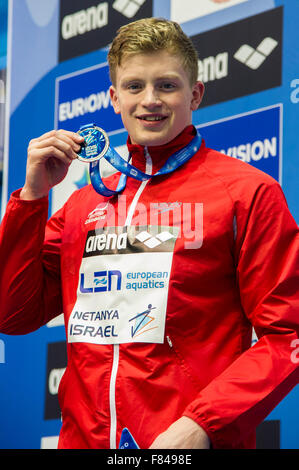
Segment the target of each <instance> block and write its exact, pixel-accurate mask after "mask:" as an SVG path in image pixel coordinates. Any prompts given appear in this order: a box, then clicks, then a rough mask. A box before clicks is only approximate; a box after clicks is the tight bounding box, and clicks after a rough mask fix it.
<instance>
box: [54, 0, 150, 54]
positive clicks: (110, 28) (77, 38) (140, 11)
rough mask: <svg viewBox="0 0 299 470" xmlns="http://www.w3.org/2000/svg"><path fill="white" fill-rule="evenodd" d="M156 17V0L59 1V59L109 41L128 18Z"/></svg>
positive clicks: (95, 47)
mask: <svg viewBox="0 0 299 470" xmlns="http://www.w3.org/2000/svg"><path fill="white" fill-rule="evenodd" d="M151 16H153V0H115V1H106V2H103V1H102V2H99V1H98V0H77V1H76V2H74V1H73V0H63V1H61V2H60V33H59V61H60V62H61V61H63V60H67V59H70V58H72V57H77V56H79V55H82V54H86V53H88V52H91V51H94V50H97V49H100V48H102V47H105V46H107V45H108V44H110V42H111V41H112V39H113V38H114V36H115V34H116V31H117V30H118V29H119V27H120V26H123V25H124V24H126V23H127V22H128V20H131V21H133V20H138V19H140V18H147V17H151Z"/></svg>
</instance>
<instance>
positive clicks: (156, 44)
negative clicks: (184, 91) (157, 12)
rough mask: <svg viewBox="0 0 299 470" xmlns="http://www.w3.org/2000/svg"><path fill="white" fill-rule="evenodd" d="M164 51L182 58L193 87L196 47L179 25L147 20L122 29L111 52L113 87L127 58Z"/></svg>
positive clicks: (109, 61) (196, 61) (109, 60)
mask: <svg viewBox="0 0 299 470" xmlns="http://www.w3.org/2000/svg"><path fill="white" fill-rule="evenodd" d="M162 50H166V51H167V52H169V53H170V54H173V55H177V56H179V57H180V58H181V60H182V65H183V66H184V68H185V69H186V70H187V72H188V73H189V78H190V84H191V86H193V85H194V84H195V82H196V81H197V77H198V56H197V52H196V50H195V47H194V45H193V43H192V41H191V39H190V38H189V37H188V36H187V35H186V34H185V33H184V32H183V30H182V29H181V27H180V26H179V24H178V23H175V22H174V21H169V20H165V19H163V18H144V19H141V20H138V21H134V22H132V23H129V24H126V25H124V26H122V27H121V28H119V30H118V32H117V35H116V36H115V38H114V40H113V42H112V44H111V47H110V50H109V53H108V63H109V69H110V79H111V82H112V83H113V85H115V81H116V69H117V67H119V66H120V65H121V64H122V62H123V60H124V58H125V57H126V56H128V55H133V54H146V53H152V52H156V51H162Z"/></svg>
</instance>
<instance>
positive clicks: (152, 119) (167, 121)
mask: <svg viewBox="0 0 299 470" xmlns="http://www.w3.org/2000/svg"><path fill="white" fill-rule="evenodd" d="M203 91H204V86H203V84H202V83H201V82H196V83H195V85H193V86H191V85H190V77H189V76H188V73H187V72H186V70H185V69H184V67H183V65H182V62H181V60H180V59H179V57H178V56H176V55H172V54H170V53H168V52H167V51H159V52H152V53H148V54H135V55H128V56H127V57H126V58H125V59H124V60H123V63H122V64H121V65H120V66H118V67H117V69H116V80H115V86H111V87H110V96H111V101H112V105H113V107H114V111H115V112H116V113H117V114H121V117H122V121H123V124H124V126H125V128H126V129H127V131H128V133H129V135H130V137H131V142H132V143H133V144H139V145H146V146H153V145H163V144H166V143H168V142H170V141H171V140H172V139H174V138H175V137H176V136H177V135H178V134H179V133H180V132H182V130H183V129H184V128H185V127H186V126H188V125H189V124H191V121H192V111H195V110H196V109H197V108H198V106H199V104H200V102H201V99H202V95H203Z"/></svg>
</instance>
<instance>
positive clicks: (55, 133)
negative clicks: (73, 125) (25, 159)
mask: <svg viewBox="0 0 299 470" xmlns="http://www.w3.org/2000/svg"><path fill="white" fill-rule="evenodd" d="M49 137H57V138H62V139H63V138H65V137H68V138H69V139H71V140H72V142H76V143H79V144H80V143H82V142H83V140H84V137H82V136H81V135H79V134H77V133H76V132H72V131H67V130H65V129H59V130H52V131H49V132H46V133H45V134H43V135H41V136H39V137H37V138H36V139H32V141H30V142H31V143H35V142H41V141H43V140H45V139H48V138H49Z"/></svg>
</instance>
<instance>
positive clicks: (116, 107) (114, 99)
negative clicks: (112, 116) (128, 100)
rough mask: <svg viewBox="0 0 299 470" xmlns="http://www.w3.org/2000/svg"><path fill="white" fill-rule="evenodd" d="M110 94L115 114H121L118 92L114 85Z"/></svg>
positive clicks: (110, 89)
mask: <svg viewBox="0 0 299 470" xmlns="http://www.w3.org/2000/svg"><path fill="white" fill-rule="evenodd" d="M109 93H110V98H111V104H112V106H113V109H114V112H115V113H116V114H120V105H119V100H118V96H117V91H116V88H115V87H114V86H113V85H111V87H110V88H109Z"/></svg>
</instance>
